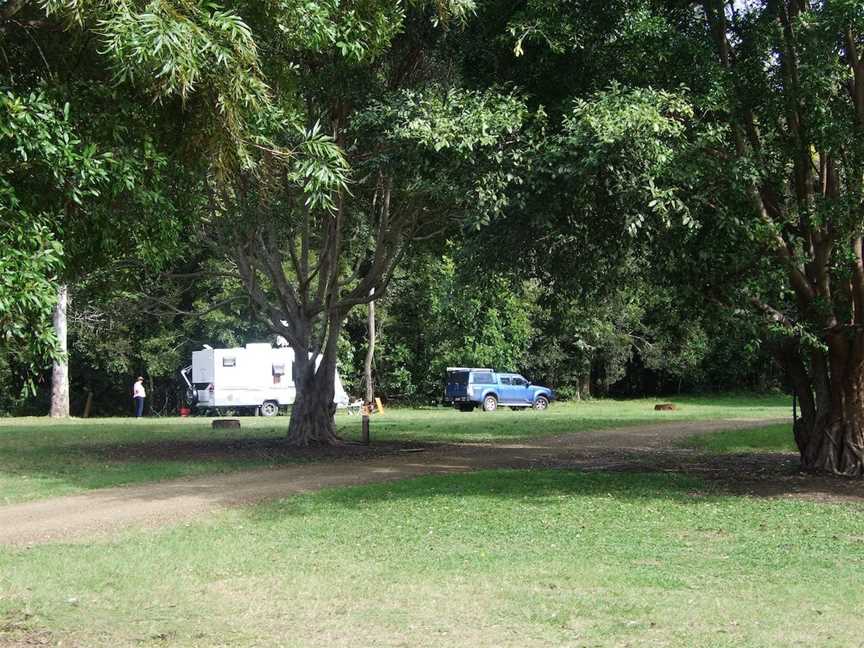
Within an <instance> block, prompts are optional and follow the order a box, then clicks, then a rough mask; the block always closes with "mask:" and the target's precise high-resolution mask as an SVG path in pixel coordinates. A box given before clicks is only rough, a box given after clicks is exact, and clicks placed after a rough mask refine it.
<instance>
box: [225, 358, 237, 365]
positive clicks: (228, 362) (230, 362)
mask: <svg viewBox="0 0 864 648" xmlns="http://www.w3.org/2000/svg"><path fill="white" fill-rule="evenodd" d="M222 366H223V367H236V366H237V358H234V357H228V356H225V357H224V358H222Z"/></svg>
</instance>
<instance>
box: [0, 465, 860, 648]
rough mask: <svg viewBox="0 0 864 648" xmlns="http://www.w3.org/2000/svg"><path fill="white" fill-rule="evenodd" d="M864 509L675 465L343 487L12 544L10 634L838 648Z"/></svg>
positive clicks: (845, 627)
mask: <svg viewBox="0 0 864 648" xmlns="http://www.w3.org/2000/svg"><path fill="white" fill-rule="evenodd" d="M861 514H862V509H861V507H860V506H856V505H848V504H847V505H832V504H824V503H822V504H820V503H813V502H796V501H789V500H760V499H754V498H742V497H733V496H726V495H721V494H719V493H714V492H711V491H708V490H706V486H705V484H703V483H701V482H699V481H696V480H693V479H691V478H685V477H682V476H680V475H671V474H660V475H655V474H648V475H632V474H631V475H626V474H598V473H588V474H586V473H578V472H567V471H494V472H486V473H475V474H471V475H458V476H447V477H426V478H421V479H416V480H411V481H406V482H399V483H391V484H381V485H375V486H368V487H358V488H351V489H340V490H332V491H326V492H321V493H317V494H313V495H308V496H300V497H294V498H290V499H287V500H284V501H281V502H277V503H272V504H268V505H264V506H259V507H255V508H252V509H248V510H237V511H232V512H230V513H226V514H224V515H221V516H219V517H217V518H213V519H211V520H210V521H209V522H208V523H196V524H192V525H186V526H182V527H177V528H173V529H170V530H162V531H159V532H155V533H140V532H139V533H133V534H128V535H126V536H125V537H123V538H122V539H120V540H118V541H116V542H111V543H100V544H94V545H55V546H42V547H34V548H31V549H27V550H11V549H0V644H2V643H3V632H4V628H5V633H6V636H7V639H9V640H12V641H16V640H20V639H22V638H23V637H25V636H26V635H27V634H28V633H36V634H38V633H46V634H45V635H43V636H47V637H49V638H50V639H51V641H64V642H70V641H71V642H73V643H78V644H80V645H86V646H129V645H145V646H146V645H160V646H214V645H232V646H252V645H259V646H260V645H284V646H311V645H340V646H372V645H375V646H440V645H447V646H520V647H521V646H550V645H555V646H565V645H566V646H595V647H604V646H667V647H680V648H684V647H686V648H700V647H704V648H709V647H710V648H717V647H721V648H722V647H732V646H761V647H772V646H776V647H778V648H779V647H783V648H786V647H787V646H795V645H800V646H817V645H818V646H820V647H824V648H828V647H832V646H836V647H843V648H846V647H848V646H853V645H858V644H859V643H860V637H861V635H862V632H864V617H862V616H861V614H860V610H861V609H862V607H864V590H862V588H861V587H860V584H861V582H862V579H864V537H862V535H861Z"/></svg>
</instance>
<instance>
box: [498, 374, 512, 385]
mask: <svg viewBox="0 0 864 648" xmlns="http://www.w3.org/2000/svg"><path fill="white" fill-rule="evenodd" d="M499 380H500V381H501V384H502V385H509V384H511V383H510V378H508V377H507V376H501V378H499Z"/></svg>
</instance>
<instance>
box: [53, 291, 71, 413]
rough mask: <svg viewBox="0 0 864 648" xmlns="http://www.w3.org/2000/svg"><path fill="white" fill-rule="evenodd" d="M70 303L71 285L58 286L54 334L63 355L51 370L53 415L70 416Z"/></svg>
mask: <svg viewBox="0 0 864 648" xmlns="http://www.w3.org/2000/svg"><path fill="white" fill-rule="evenodd" d="M68 305H69V287H68V286H67V285H66V284H62V285H60V286H59V287H58V288H57V305H56V306H55V307H54V318H53V321H54V335H56V336H57V343H58V345H59V348H60V352H61V354H62V355H61V357H60V359H59V360H55V361H54V364H53V367H52V370H51V416H52V417H54V418H66V417H68V416H69V354H68V350H69V347H68V340H67V333H66V309H67V307H68Z"/></svg>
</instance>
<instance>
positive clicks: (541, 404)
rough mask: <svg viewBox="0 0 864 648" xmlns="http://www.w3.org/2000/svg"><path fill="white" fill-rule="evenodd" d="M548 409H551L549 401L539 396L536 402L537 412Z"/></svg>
mask: <svg viewBox="0 0 864 648" xmlns="http://www.w3.org/2000/svg"><path fill="white" fill-rule="evenodd" d="M547 407H549V399H548V398H546V397H545V396H538V397H537V400H535V401H534V409H535V410H545V409H546V408H547Z"/></svg>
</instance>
